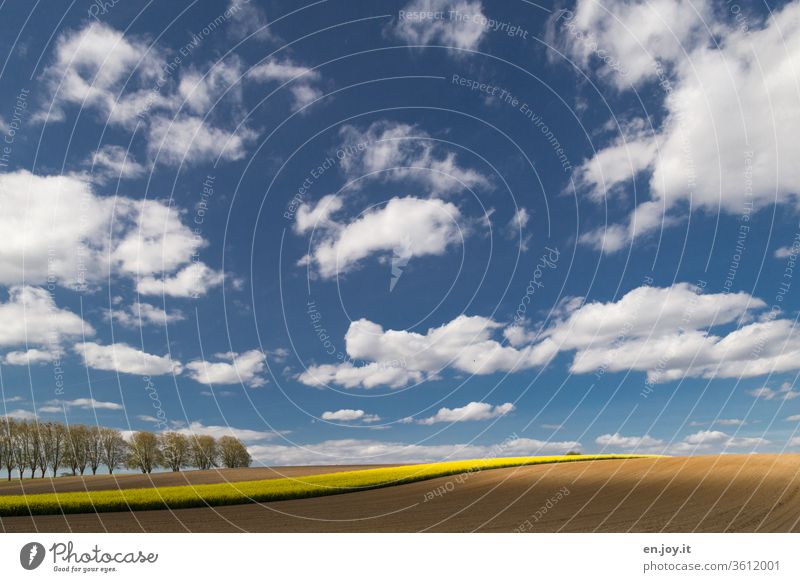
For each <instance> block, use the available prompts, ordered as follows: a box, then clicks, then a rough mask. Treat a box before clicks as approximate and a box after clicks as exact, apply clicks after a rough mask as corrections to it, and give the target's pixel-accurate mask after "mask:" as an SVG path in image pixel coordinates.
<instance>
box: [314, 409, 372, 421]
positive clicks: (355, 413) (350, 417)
mask: <svg viewBox="0 0 800 582" xmlns="http://www.w3.org/2000/svg"><path fill="white" fill-rule="evenodd" d="M380 419H381V418H380V416H378V415H377V414H367V413H366V412H364V411H363V410H353V409H352V408H343V409H341V410H336V411H333V412H331V411H327V412H323V413H322V420H338V421H341V422H352V421H355V420H358V421H360V422H364V423H370V422H378V421H379V420H380Z"/></svg>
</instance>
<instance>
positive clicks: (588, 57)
mask: <svg viewBox="0 0 800 582" xmlns="http://www.w3.org/2000/svg"><path fill="white" fill-rule="evenodd" d="M713 12H714V8H713V6H712V4H711V3H709V2H704V1H698V0H658V1H657V2H629V1H627V0H613V1H611V2H610V3H608V2H607V3H604V4H603V5H602V6H601V5H600V4H598V3H597V2H594V1H593V0H580V1H579V2H578V3H577V5H576V7H575V9H574V14H573V18H572V20H571V23H572V25H573V26H577V27H578V30H577V31H578V32H580V33H582V35H583V36H580V35H577V34H572V33H571V29H570V28H568V27H566V26H562V24H563V19H562V21H561V22H559V21H556V22H555V29H556V30H557V31H559V35H560V38H561V39H562V41H563V42H564V44H565V46H566V50H567V52H568V54H570V55H571V56H573V57H577V58H578V60H579V62H582V63H583V64H584V65H586V64H590V63H592V62H593V61H595V60H597V59H595V58H594V56H595V49H596V47H600V48H602V49H603V50H605V51H607V52H609V53H613V54H614V55H615V58H616V59H618V60H619V62H620V63H621V64H622V66H623V67H622V68H624V69H625V70H626V71H627V74H625V75H622V74H620V71H619V70H617V69H612V68H610V67H607V66H600V67H599V68H598V69H596V71H597V72H598V74H599V76H600V77H601V78H603V79H605V80H607V81H608V82H610V83H612V84H614V85H615V86H616V87H617V88H619V89H621V90H627V89H630V88H631V86H635V87H637V88H638V89H641V88H642V87H644V86H646V85H648V86H649V85H655V84H656V83H658V85H659V86H660V87H659V90H660V93H661V94H662V95H663V107H664V108H665V110H666V116H665V117H664V121H663V123H662V124H661V125H660V126H659V127H656V128H655V129H653V130H651V132H650V134H649V137H647V138H646V139H645V138H640V137H638V136H635V137H634V138H633V139H629V138H630V136H624V139H622V140H620V139H617V140H612V141H611V143H610V144H609V145H607V146H605V147H601V148H599V149H598V151H597V153H596V154H595V155H594V156H592V157H591V158H589V159H588V160H586V162H585V163H584V164H583V165H582V167H581V169H580V170H579V172H578V175H579V176H580V177H582V178H583V180H584V184H585V185H586V186H588V189H589V193H588V195H589V197H591V198H593V199H598V200H604V199H605V198H606V196H607V195H608V193H609V192H610V191H614V190H615V189H616V187H617V186H619V185H622V184H624V183H626V182H629V181H630V179H631V178H632V177H633V176H634V175H636V174H637V173H639V172H645V171H646V172H647V173H648V176H649V197H650V199H649V200H647V199H646V198H645V201H644V202H641V203H640V204H639V206H638V207H637V208H636V209H635V210H634V211H633V212H632V213H631V214H630V216H629V218H628V219H627V221H626V223H625V224H622V225H612V227H611V228H610V229H600V230H598V231H593V232H590V233H588V234H586V235H585V236H584V237H583V239H582V240H583V242H586V243H589V244H593V245H595V246H602V245H603V243H605V249H604V250H605V251H607V252H612V251H616V250H619V249H621V248H623V247H624V246H625V245H626V244H629V243H630V241H631V240H633V237H634V236H639V235H643V234H645V233H648V232H652V231H654V230H656V229H658V228H660V227H661V225H662V224H664V220H666V221H667V222H666V224H669V223H670V221H672V220H673V219H675V218H680V217H681V215H682V214H685V211H684V210H683V209H684V208H687V207H689V208H691V209H698V210H708V211H710V212H718V211H720V210H722V211H726V212H729V213H735V214H740V213H741V212H742V208H745V207H746V205H750V204H752V205H753V208H754V209H755V210H758V209H760V208H763V207H765V206H768V205H771V204H774V203H778V204H794V205H796V204H797V198H796V194H797V192H798V190H799V189H800V168H798V167H796V166H795V165H793V164H785V163H783V160H786V159H795V158H797V157H798V156H800V144H799V143H798V141H797V140H796V139H795V136H796V135H797V134H798V132H800V116H797V115H793V114H791V113H790V112H792V111H794V110H795V109H796V101H797V74H796V70H795V68H794V66H793V63H795V62H797V60H798V59H799V58H800V29H799V28H798V27H797V25H796V23H797V20H798V18H800V4H797V3H787V4H785V5H783V6H782V7H780V9H776V10H774V11H772V12H771V13H770V17H769V18H768V19H764V20H761V19H758V18H755V17H754V18H752V19H751V20H750V21H749V25H748V26H745V27H742V26H741V24H740V23H737V22H734V19H731V20H730V21H728V22H727V23H725V22H722V21H721V20H720V19H718V18H715V17H714V15H713ZM587 34H589V35H590V36H586V35H587ZM587 38H592V40H593V41H592V42H587V40H586V39H587ZM720 38H722V39H724V40H723V41H721V42H716V41H717V39H720ZM598 62H599V61H598ZM764 104H767V105H766V106H765V105H764ZM732 119H735V121H732ZM640 121H641V123H642V124H643V125H649V123H650V121H649V120H645V119H642V120H640ZM623 135H624V134H623ZM709 136H712V137H709ZM707 168H715V170H714V171H713V172H711V171H706V169H707ZM720 193H724V195H720ZM636 198H637V200H638V199H641V197H639V196H637V197H636ZM604 231H606V232H605V234H604Z"/></svg>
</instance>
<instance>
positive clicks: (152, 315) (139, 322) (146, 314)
mask: <svg viewBox="0 0 800 582" xmlns="http://www.w3.org/2000/svg"><path fill="white" fill-rule="evenodd" d="M107 316H108V318H109V320H111V321H113V322H114V323H116V324H119V325H121V326H123V327H129V328H133V329H135V328H139V327H145V326H147V325H155V326H162V327H163V326H166V325H168V324H170V323H175V322H178V321H183V319H184V315H183V313H181V312H180V311H178V310H173V311H169V312H167V311H166V310H164V309H162V308H161V307H156V306H155V305H151V304H149V303H141V302H139V301H134V302H133V304H131V305H129V306H128V307H126V308H124V309H109V310H108V312H107Z"/></svg>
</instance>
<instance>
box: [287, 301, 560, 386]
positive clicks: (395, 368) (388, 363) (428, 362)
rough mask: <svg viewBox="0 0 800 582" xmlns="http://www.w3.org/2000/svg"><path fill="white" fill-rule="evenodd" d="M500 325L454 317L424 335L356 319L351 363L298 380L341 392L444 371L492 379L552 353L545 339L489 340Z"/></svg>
mask: <svg viewBox="0 0 800 582" xmlns="http://www.w3.org/2000/svg"><path fill="white" fill-rule="evenodd" d="M502 327H503V325H502V324H500V323H497V322H496V321H494V320H492V319H489V318H485V317H479V316H466V315H460V316H458V317H457V318H455V319H454V320H452V321H450V322H448V323H445V324H444V325H442V326H440V327H436V328H430V329H429V330H428V331H427V332H426V333H425V334H421V333H416V332H411V331H403V330H384V329H383V327H381V326H380V325H378V324H377V323H373V322H371V321H368V320H366V319H360V320H358V321H354V322H352V323H351V324H350V328H349V329H348V331H347V334H346V335H345V347H346V350H347V353H348V355H349V356H350V357H351V358H353V359H354V360H357V361H366V362H369V363H368V364H366V365H363V366H355V365H353V364H352V363H351V362H344V363H341V364H325V365H320V366H310V367H309V368H308V369H307V370H306V371H305V372H303V373H302V374H300V376H299V377H298V380H299V381H300V382H302V383H304V384H307V385H310V386H325V385H329V384H339V385H341V386H344V387H345V388H356V387H363V388H373V387H376V386H379V385H388V386H389V387H391V388H399V387H401V386H405V385H406V384H409V383H411V382H420V381H421V380H423V379H431V378H434V377H436V376H437V374H439V373H440V372H442V371H443V370H445V369H447V368H453V369H455V370H458V371H461V372H466V373H469V374H479V375H484V374H493V373H495V372H510V371H515V370H522V369H526V368H532V367H535V366H541V365H543V364H545V363H547V362H548V361H549V360H550V359H551V358H552V357H553V356H554V355H555V353H556V351H557V347H556V346H555V344H554V343H553V342H552V340H550V339H546V340H544V341H542V342H541V343H539V344H536V345H532V346H526V347H524V348H522V349H516V348H514V347H511V346H504V345H502V344H501V343H500V342H499V341H497V340H496V339H494V338H493V336H494V335H495V334H496V333H497V331H498V330H499V329H500V328H502Z"/></svg>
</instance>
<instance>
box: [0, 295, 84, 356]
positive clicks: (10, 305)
mask: <svg viewBox="0 0 800 582" xmlns="http://www.w3.org/2000/svg"><path fill="white" fill-rule="evenodd" d="M93 334H94V329H93V328H92V326H91V325H89V324H88V323H86V322H85V321H83V319H81V318H80V317H79V316H78V315H76V314H74V313H72V312H71V311H68V310H66V309H60V308H58V307H57V306H56V304H55V301H54V300H53V297H52V296H51V295H50V293H49V292H48V291H47V290H46V289H41V288H39V287H31V286H23V285H15V286H13V287H11V288H10V289H9V291H8V301H6V302H5V303H0V346H2V347H8V346H20V345H24V346H26V347H27V346H29V345H35V346H44V347H46V349H47V350H49V351H52V350H53V349H56V348H58V347H59V346H60V345H61V344H62V343H63V342H65V341H68V340H71V339H75V338H78V337H82V336H84V335H89V336H90V335H93ZM42 357H44V356H43V354H42V353H41V352H40V351H29V350H26V351H24V352H18V351H17V352H11V353H10V354H6V363H10V364H17V365H19V364H26V363H28V362H29V361H31V359H33V361H41V359H42Z"/></svg>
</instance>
